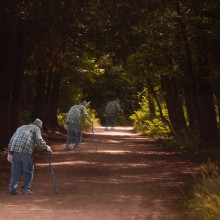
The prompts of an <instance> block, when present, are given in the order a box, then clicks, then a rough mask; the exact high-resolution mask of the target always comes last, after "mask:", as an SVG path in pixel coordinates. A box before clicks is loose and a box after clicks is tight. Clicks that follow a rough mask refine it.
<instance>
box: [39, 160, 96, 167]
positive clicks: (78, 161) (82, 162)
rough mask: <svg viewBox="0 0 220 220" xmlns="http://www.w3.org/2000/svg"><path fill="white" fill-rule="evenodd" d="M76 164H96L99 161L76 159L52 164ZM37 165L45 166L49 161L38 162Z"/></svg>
mask: <svg viewBox="0 0 220 220" xmlns="http://www.w3.org/2000/svg"><path fill="white" fill-rule="evenodd" d="M76 164H81V165H82V164H89V165H95V164H98V163H97V162H86V161H82V160H74V161H61V162H53V163H52V165H54V166H65V165H76ZM36 166H39V167H43V166H48V163H37V164H36Z"/></svg>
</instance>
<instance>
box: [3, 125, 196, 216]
mask: <svg viewBox="0 0 220 220" xmlns="http://www.w3.org/2000/svg"><path fill="white" fill-rule="evenodd" d="M94 131H95V138H96V144H97V151H96V145H95V142H94V138H93V135H92V133H91V132H88V133H85V134H84V135H83V140H82V145H81V147H82V151H81V152H74V151H73V150H72V151H69V152H67V151H65V150H64V147H65V141H66V137H65V134H61V133H59V132H57V133H55V134H54V133H53V135H52V134H51V135H49V134H48V136H47V138H46V140H47V142H48V144H49V145H50V146H51V148H52V149H53V154H52V165H53V170H54V174H55V180H56V185H57V188H58V194H57V195H56V194H55V193H54V186H53V182H52V179H51V173H50V167H49V165H48V156H47V153H45V152H43V151H41V149H38V150H37V151H36V152H35V155H34V157H35V175H34V180H33V186H32V190H33V191H34V192H35V195H33V196H21V195H18V196H7V195H5V193H6V191H7V185H8V181H9V177H10V170H9V167H6V170H7V173H5V171H4V173H2V171H1V183H0V219H4V220H12V219H16V220H25V219H31V220H40V219H43V220H188V218H187V217H186V216H184V215H183V213H181V212H180V211H179V210H178V209H177V208H176V204H177V202H178V197H179V193H180V190H181V187H182V186H184V184H185V183H186V181H187V180H188V179H189V178H191V174H192V172H193V167H192V166H191V165H190V163H189V162H188V161H186V160H185V159H183V158H182V157H181V156H180V155H179V154H175V153H172V152H165V151H163V150H162V149H161V148H160V146H159V144H157V142H156V141H155V140H151V139H149V138H146V137H143V136H141V135H138V134H134V133H132V128H123V127H121V128H120V127H118V128H116V130H114V131H104V128H103V127H95V129H94ZM4 169H5V168H4ZM19 187H20V186H19Z"/></svg>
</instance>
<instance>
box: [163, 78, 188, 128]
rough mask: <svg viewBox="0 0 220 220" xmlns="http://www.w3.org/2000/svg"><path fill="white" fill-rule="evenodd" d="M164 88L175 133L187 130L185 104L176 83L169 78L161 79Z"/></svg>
mask: <svg viewBox="0 0 220 220" xmlns="http://www.w3.org/2000/svg"><path fill="white" fill-rule="evenodd" d="M161 84H162V88H163V90H164V92H165V101H166V105H167V110H168V114H169V118H170V121H171V123H172V126H173V128H174V130H175V131H179V130H182V129H185V128H186V121H185V116H184V112H183V104H182V101H181V99H180V96H179V92H178V90H177V88H176V85H175V83H174V81H173V80H172V79H170V78H168V77H167V76H164V77H163V78H162V79H161Z"/></svg>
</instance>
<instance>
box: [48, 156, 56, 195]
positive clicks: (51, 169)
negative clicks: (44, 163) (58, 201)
mask: <svg viewBox="0 0 220 220" xmlns="http://www.w3.org/2000/svg"><path fill="white" fill-rule="evenodd" d="M48 161H49V165H50V171H51V176H52V181H53V186H54V191H55V193H56V194H57V193H58V189H57V186H56V182H55V177H54V172H53V167H52V156H51V152H49V153H48Z"/></svg>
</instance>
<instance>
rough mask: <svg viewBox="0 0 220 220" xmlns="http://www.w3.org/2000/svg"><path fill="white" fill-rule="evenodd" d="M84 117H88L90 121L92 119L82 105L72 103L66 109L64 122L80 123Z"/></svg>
mask: <svg viewBox="0 0 220 220" xmlns="http://www.w3.org/2000/svg"><path fill="white" fill-rule="evenodd" d="M84 118H86V119H88V120H89V121H90V122H91V121H92V119H91V118H90V117H89V115H88V113H87V112H86V107H85V106H84V105H74V106H72V107H71V108H70V110H69V111H68V113H67V115H66V119H65V122H66V124H69V123H71V124H81V123H82V121H83V119H84Z"/></svg>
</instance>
